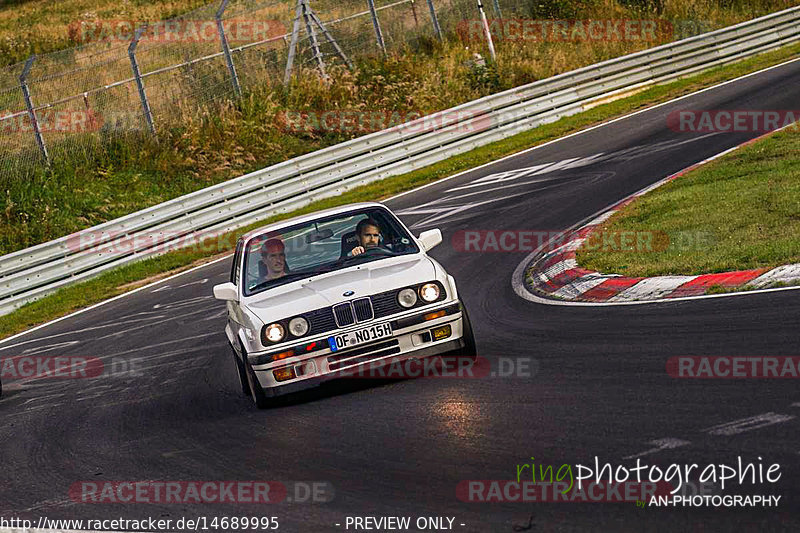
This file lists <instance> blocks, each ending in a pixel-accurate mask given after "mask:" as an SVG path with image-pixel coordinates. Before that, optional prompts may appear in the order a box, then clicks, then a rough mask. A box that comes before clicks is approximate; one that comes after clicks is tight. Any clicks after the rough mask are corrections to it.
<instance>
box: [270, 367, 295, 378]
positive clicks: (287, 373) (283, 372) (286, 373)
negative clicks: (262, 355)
mask: <svg viewBox="0 0 800 533" xmlns="http://www.w3.org/2000/svg"><path fill="white" fill-rule="evenodd" d="M272 375H273V376H275V381H286V380H287V379H294V367H291V366H287V367H285V368H279V369H277V370H273V371H272Z"/></svg>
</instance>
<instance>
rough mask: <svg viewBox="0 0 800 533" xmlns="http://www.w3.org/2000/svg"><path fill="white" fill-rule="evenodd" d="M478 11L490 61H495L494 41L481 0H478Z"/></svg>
mask: <svg viewBox="0 0 800 533" xmlns="http://www.w3.org/2000/svg"><path fill="white" fill-rule="evenodd" d="M478 11H479V12H480V14H481V24H482V25H483V34H484V35H485V36H486V42H487V43H488V44H489V55H491V56H492V62H494V63H497V56H496V55H495V53H494V42H493V41H492V32H491V31H490V30H489V21H487V20H486V12H484V10H483V2H482V0H478Z"/></svg>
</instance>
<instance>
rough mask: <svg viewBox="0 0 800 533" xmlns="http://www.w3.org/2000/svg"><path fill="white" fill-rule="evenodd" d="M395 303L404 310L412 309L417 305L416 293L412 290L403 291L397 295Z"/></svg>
mask: <svg viewBox="0 0 800 533" xmlns="http://www.w3.org/2000/svg"><path fill="white" fill-rule="evenodd" d="M397 303H399V304H400V305H402V306H403V307H406V308H408V307H414V304H415V303H417V293H416V292H414V289H403V290H402V291H400V292H399V293H397Z"/></svg>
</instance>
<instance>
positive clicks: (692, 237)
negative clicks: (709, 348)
mask: <svg viewBox="0 0 800 533" xmlns="http://www.w3.org/2000/svg"><path fill="white" fill-rule="evenodd" d="M598 232H599V233H600V234H603V233H604V232H610V233H611V234H617V233H616V232H643V233H647V234H652V233H650V232H654V233H655V234H657V235H663V234H666V235H668V236H670V237H671V238H670V242H669V244H668V245H667V246H664V247H663V249H657V250H656V251H647V252H646V253H645V252H638V253H637V252H621V251H613V250H603V249H601V248H602V247H600V246H597V247H594V249H584V248H582V249H580V250H578V263H579V264H580V265H581V266H582V267H584V268H589V269H592V270H597V271H600V272H604V273H617V274H624V275H626V276H664V275H695V274H706V273H713V272H728V271H734V270H750V269H756V268H774V267H777V266H780V265H783V264H790V263H800V123H799V124H795V125H794V126H791V127H789V128H787V129H786V130H784V131H781V132H778V133H775V134H772V135H770V136H768V137H765V138H764V139H761V140H759V141H757V142H756V143H753V144H750V145H748V146H745V147H743V148H740V149H738V150H736V151H734V152H731V153H729V154H727V155H725V156H723V157H721V158H719V159H717V160H715V161H712V162H710V163H708V164H706V165H703V166H701V167H699V168H697V169H695V170H693V171H691V172H689V173H687V174H686V175H684V176H681V177H680V178H678V179H675V180H673V181H671V182H669V183H667V184H665V185H663V186H661V187H659V188H658V189H656V190H655V191H653V192H651V193H648V194H647V195H645V196H643V197H641V198H638V199H637V200H636V201H635V202H633V203H632V204H630V205H628V206H626V207H625V208H624V209H622V210H620V211H619V212H618V213H616V214H615V215H614V216H612V217H611V218H610V219H609V220H608V221H607V222H606V223H605V224H604V225H603V227H602V228H600V229H599V230H598ZM681 236H682V237H683V238H681ZM659 248H661V247H659ZM707 292H708V293H710V294H714V293H719V292H727V291H725V290H724V289H723V288H722V287H710V288H709V289H708V291H707Z"/></svg>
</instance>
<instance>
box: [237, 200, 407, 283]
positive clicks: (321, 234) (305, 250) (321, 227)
mask: <svg viewBox="0 0 800 533" xmlns="http://www.w3.org/2000/svg"><path fill="white" fill-rule="evenodd" d="M418 252H419V248H418V247H417V245H416V244H415V243H414V240H413V239H412V238H411V236H410V235H409V234H408V232H407V231H406V230H405V228H403V226H402V225H401V224H400V223H399V222H398V221H397V219H396V218H395V217H394V216H393V215H392V214H391V213H389V211H387V210H386V209H381V208H376V207H372V208H366V209H362V210H359V211H351V212H348V213H342V214H339V215H333V216H330V217H326V218H321V219H318V220H314V221H312V222H306V223H304V224H298V225H296V226H290V227H288V228H284V229H281V230H280V231H278V232H269V233H264V234H262V235H258V236H256V237H253V238H252V239H250V241H249V242H248V244H247V249H246V250H245V261H244V275H243V276H242V279H244V280H245V286H244V294H245V295H246V296H251V295H253V294H256V293H258V292H260V291H263V290H265V289H269V288H272V287H276V286H278V285H283V284H284V283H290V282H292V281H295V280H297V279H302V278H307V277H309V276H314V275H316V274H322V273H325V272H331V271H333V270H338V269H340V268H347V267H349V266H352V265H354V264H362V263H366V262H371V261H379V260H381V259H385V258H387V257H394V256H397V255H407V254H415V253H418Z"/></svg>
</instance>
